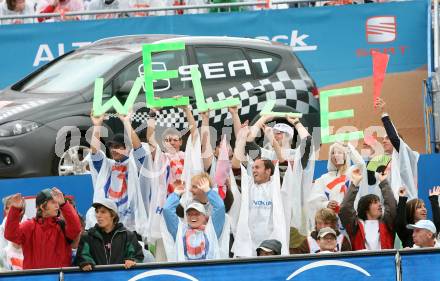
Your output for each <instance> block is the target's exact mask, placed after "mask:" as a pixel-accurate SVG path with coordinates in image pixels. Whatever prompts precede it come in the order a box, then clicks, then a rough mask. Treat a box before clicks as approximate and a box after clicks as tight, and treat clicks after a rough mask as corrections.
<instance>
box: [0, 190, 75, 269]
mask: <svg viewBox="0 0 440 281" xmlns="http://www.w3.org/2000/svg"><path fill="white" fill-rule="evenodd" d="M35 201H36V205H37V216H36V217H35V218H33V219H31V220H27V221H25V222H22V223H20V220H21V212H22V209H23V207H24V199H23V197H22V196H21V194H20V193H17V194H15V195H13V196H12V198H11V209H10V210H9V214H8V219H7V221H6V227H5V238H6V239H7V240H9V241H11V242H14V243H16V244H18V245H21V247H22V248H23V256H24V260H23V269H34V268H54V267H68V266H71V264H72V263H71V258H72V247H71V245H70V243H71V241H73V240H74V239H75V238H77V236H78V235H79V234H80V232H81V224H80V222H79V218H78V215H77V213H76V211H75V209H74V208H73V207H72V205H70V204H69V202H67V201H65V200H64V196H63V193H62V192H61V191H60V190H59V189H57V188H52V189H48V188H47V189H44V190H42V191H40V192H39V193H38V195H37V198H36V200H35ZM59 212H61V213H62V215H63V217H64V220H61V219H60V218H59Z"/></svg>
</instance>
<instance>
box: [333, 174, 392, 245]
mask: <svg viewBox="0 0 440 281" xmlns="http://www.w3.org/2000/svg"><path fill="white" fill-rule="evenodd" d="M351 177H352V183H351V185H350V188H349V190H348V192H347V194H346V195H345V197H344V201H343V202H342V204H341V212H340V213H339V217H340V219H341V222H342V224H343V226H344V227H345V229H346V230H347V233H348V235H349V237H350V241H351V247H352V248H353V250H355V251H358V250H364V249H367V250H375V251H377V250H381V249H392V248H393V247H394V235H395V233H394V231H395V229H394V220H395V218H396V200H395V199H394V196H393V193H392V190H391V187H390V185H389V183H388V180H387V179H386V178H387V174H386V173H383V174H380V175H379V180H380V183H379V187H380V189H381V191H382V196H383V199H384V208H385V212H383V209H382V205H381V203H380V199H379V197H378V196H377V195H375V194H369V195H365V196H363V197H361V198H360V199H359V202H358V207H357V213H356V211H355V209H354V200H355V198H356V195H357V193H358V191H359V184H360V182H361V180H362V172H361V171H360V170H359V169H355V170H354V171H353V172H352V175H351Z"/></svg>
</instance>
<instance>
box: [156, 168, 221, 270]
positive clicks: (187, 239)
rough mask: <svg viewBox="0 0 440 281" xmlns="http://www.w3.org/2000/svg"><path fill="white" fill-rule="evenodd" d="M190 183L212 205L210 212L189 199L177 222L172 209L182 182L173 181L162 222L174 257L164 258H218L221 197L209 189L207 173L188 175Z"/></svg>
mask: <svg viewBox="0 0 440 281" xmlns="http://www.w3.org/2000/svg"><path fill="white" fill-rule="evenodd" d="M191 185H192V186H193V187H197V188H199V189H201V190H202V191H203V192H205V193H206V196H207V197H208V201H209V203H210V204H211V206H212V210H211V214H210V216H208V214H207V211H206V209H205V206H203V204H201V203H200V202H197V201H193V202H191V203H190V204H188V206H187V207H186V208H185V216H186V218H185V220H186V222H184V221H181V220H180V219H179V217H178V216H177V214H176V208H177V206H178V205H179V202H180V196H181V195H182V194H183V192H184V186H185V185H184V183H183V182H182V181H180V183H177V182H175V184H174V192H173V193H172V194H170V195H169V196H168V198H167V201H166V203H165V205H164V207H163V216H164V219H165V224H166V227H167V230H168V232H169V233H170V234H171V236H172V238H173V242H174V243H175V249H176V256H175V257H168V261H173V260H176V261H185V260H206V259H215V258H220V257H221V256H220V255H221V253H220V248H219V244H220V242H219V239H220V237H221V236H222V232H223V225H224V223H225V205H224V203H223V200H222V199H221V198H220V196H219V195H218V192H216V191H214V190H212V189H211V187H210V186H212V184H211V181H210V178H209V175H208V174H207V173H202V174H200V175H196V176H194V177H192V179H191ZM165 239H166V238H164V241H165Z"/></svg>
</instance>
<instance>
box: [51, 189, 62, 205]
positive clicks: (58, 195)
mask: <svg viewBox="0 0 440 281" xmlns="http://www.w3.org/2000/svg"><path fill="white" fill-rule="evenodd" d="M50 195H51V196H52V199H53V200H54V201H55V202H57V203H58V204H60V205H63V204H64V202H66V201H65V200H64V195H63V193H62V192H61V190H59V189H58V188H56V187H53V188H52V190H51V192H50Z"/></svg>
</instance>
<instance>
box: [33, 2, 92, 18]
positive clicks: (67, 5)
mask: <svg viewBox="0 0 440 281" xmlns="http://www.w3.org/2000/svg"><path fill="white" fill-rule="evenodd" d="M36 10H37V13H40V14H46V13H60V14H61V17H55V18H38V22H43V21H64V20H79V19H80V17H79V16H64V14H65V13H68V12H81V11H84V2H83V0H39V1H38V3H37V9H36Z"/></svg>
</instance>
